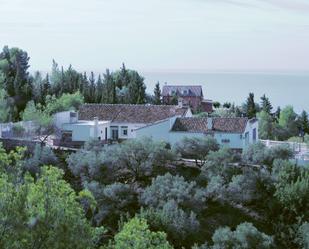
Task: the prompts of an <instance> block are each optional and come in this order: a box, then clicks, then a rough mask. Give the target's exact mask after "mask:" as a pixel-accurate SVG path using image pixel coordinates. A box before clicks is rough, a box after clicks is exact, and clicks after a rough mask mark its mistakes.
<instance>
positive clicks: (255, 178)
mask: <svg viewBox="0 0 309 249" xmlns="http://www.w3.org/2000/svg"><path fill="white" fill-rule="evenodd" d="M292 155H293V154H292V152H291V151H290V149H289V148H287V147H285V146H279V147H274V148H271V149H268V148H266V147H265V146H264V145H262V144H260V143H257V144H254V145H251V146H249V147H248V148H247V149H246V150H245V151H244V152H243V154H242V155H239V154H237V153H235V152H233V151H231V150H229V149H227V148H220V149H219V150H218V147H217V146H214V147H210V148H209V150H208V151H207V155H205V158H204V160H205V163H204V165H203V166H202V167H196V165H195V164H194V163H193V164H192V163H189V165H188V162H181V161H179V157H178V155H177V154H176V151H175V150H173V148H172V149H171V148H170V147H169V146H167V145H166V144H164V143H158V142H154V141H152V140H151V139H149V138H142V139H139V140H130V141H127V142H123V143H122V144H120V145H112V146H108V147H102V146H101V145H100V144H99V143H98V142H97V141H90V142H89V143H88V144H86V145H85V147H84V149H82V150H79V151H77V152H76V153H72V154H70V155H67V154H63V152H62V153H60V154H59V152H53V151H52V150H50V149H49V148H46V147H41V146H40V145H38V146H37V147H36V148H35V150H34V151H33V153H32V154H30V155H29V156H27V157H26V156H25V155H24V150H23V149H17V151H15V152H14V151H12V152H10V153H6V152H5V151H4V149H2V148H1V149H0V169H1V171H0V172H1V176H0V179H1V180H0V184H1V191H0V192H1V193H0V195H1V200H2V204H1V206H0V208H1V215H0V216H1V217H0V218H1V219H0V221H1V222H0V226H1V227H0V229H1V231H2V232H3V234H4V237H3V238H4V239H1V240H0V243H1V246H2V248H20V247H23V248H28V247H33V248H39V246H37V243H41V244H40V246H42V248H63V247H65V248H100V247H101V248H123V247H125V248H145V246H147V247H149V248H172V247H173V248H182V247H184V248H192V247H194V248H212V249H216V248H273V247H274V248H307V246H308V240H307V236H306V234H307V232H308V222H309V213H308V210H309V203H308V194H309V177H308V176H309V168H307V167H302V168H301V167H299V166H296V165H294V164H292V163H291V162H290V161H289V159H290V157H291V156H292ZM46 165H53V166H46ZM278 210H280V212H278ZM51 227H55V228H56V229H51Z"/></svg>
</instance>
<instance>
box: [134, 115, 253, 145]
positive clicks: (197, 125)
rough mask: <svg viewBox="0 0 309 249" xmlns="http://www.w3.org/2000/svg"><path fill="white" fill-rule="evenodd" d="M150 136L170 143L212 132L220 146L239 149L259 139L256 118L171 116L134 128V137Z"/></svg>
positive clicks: (208, 134) (210, 134)
mask: <svg viewBox="0 0 309 249" xmlns="http://www.w3.org/2000/svg"><path fill="white" fill-rule="evenodd" d="M142 136H150V137H152V138H153V139H154V140H159V141H166V142H169V143H170V144H171V145H174V144H175V143H177V142H179V141H181V140H182V139H183V138H184V137H204V136H213V137H214V138H215V139H216V140H217V142H218V143H219V144H220V145H221V146H226V147H229V148H232V149H235V150H242V149H244V148H245V147H246V146H248V145H249V144H252V143H255V142H256V141H257V140H258V121H257V119H251V120H249V119H247V118H198V117H189V118H186V117H184V118H171V119H166V120H163V121H161V122H158V123H156V124H151V125H148V126H145V127H141V128H139V129H137V130H136V137H142Z"/></svg>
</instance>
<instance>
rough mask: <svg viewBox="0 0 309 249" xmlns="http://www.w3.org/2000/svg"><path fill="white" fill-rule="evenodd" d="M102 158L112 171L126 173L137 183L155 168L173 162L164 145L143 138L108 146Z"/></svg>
mask: <svg viewBox="0 0 309 249" xmlns="http://www.w3.org/2000/svg"><path fill="white" fill-rule="evenodd" d="M103 157H105V160H107V161H110V162H111V164H112V167H113V168H114V169H117V170H119V171H121V172H123V173H127V174H128V176H129V178H130V180H131V181H132V182H138V181H140V180H143V179H145V177H149V176H151V175H152V173H153V171H154V169H155V167H156V166H163V165H165V164H166V163H167V162H168V161H170V160H174V158H175V155H174V153H173V152H172V151H171V150H169V149H168V148H167V145H166V143H164V142H156V141H153V140H152V139H151V138H148V137H143V138H140V139H132V140H128V141H125V142H123V143H121V144H119V145H115V146H110V147H109V148H108V149H107V150H106V151H105V152H104V155H103Z"/></svg>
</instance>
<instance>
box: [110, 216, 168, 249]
mask: <svg viewBox="0 0 309 249" xmlns="http://www.w3.org/2000/svg"><path fill="white" fill-rule="evenodd" d="M108 248H110V249H123V248H127V249H145V248H149V249H172V246H171V245H170V244H169V243H168V242H167V240H166V234H165V233H163V232H152V231H150V230H149V228H148V224H147V222H146V220H145V219H139V218H133V219H131V220H130V221H129V222H127V223H126V224H124V226H123V228H122V229H121V231H120V232H119V233H118V234H116V235H115V238H114V242H112V243H110V245H109V246H108Z"/></svg>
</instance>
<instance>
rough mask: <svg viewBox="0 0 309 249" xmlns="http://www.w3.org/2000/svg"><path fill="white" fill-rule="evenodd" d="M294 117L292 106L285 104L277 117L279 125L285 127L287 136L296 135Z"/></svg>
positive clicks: (295, 116)
mask: <svg viewBox="0 0 309 249" xmlns="http://www.w3.org/2000/svg"><path fill="white" fill-rule="evenodd" d="M296 118H297V114H296V113H295V112H294V109H293V107H292V106H286V107H285V108H283V109H282V111H281V113H280V118H279V125H280V126H281V127H282V128H283V129H285V131H286V137H287V138H289V137H292V136H297V135H298V128H297V123H296Z"/></svg>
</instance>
